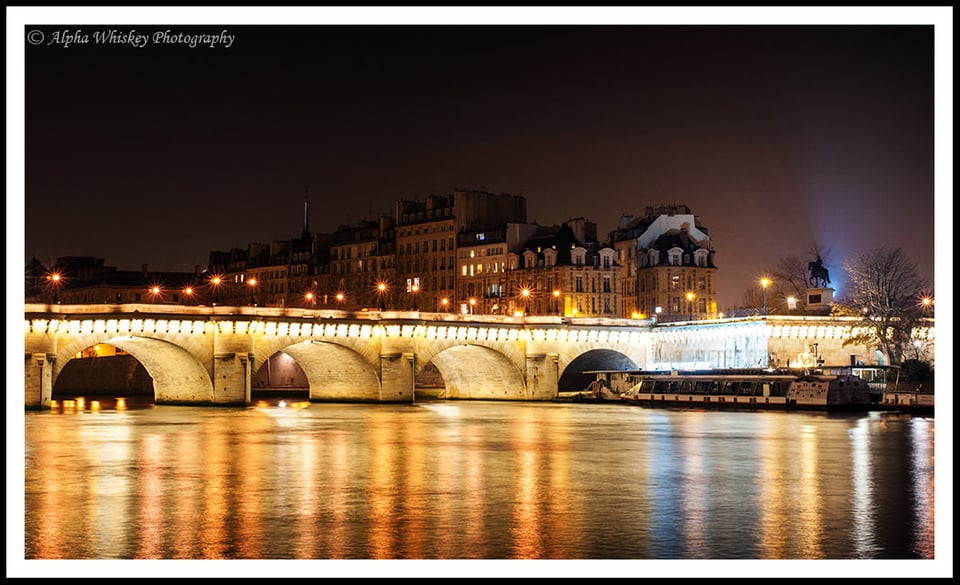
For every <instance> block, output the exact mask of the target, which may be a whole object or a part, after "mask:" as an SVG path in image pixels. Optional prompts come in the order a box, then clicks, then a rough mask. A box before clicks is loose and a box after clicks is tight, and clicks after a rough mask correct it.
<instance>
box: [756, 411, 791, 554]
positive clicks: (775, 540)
mask: <svg viewBox="0 0 960 585" xmlns="http://www.w3.org/2000/svg"><path fill="white" fill-rule="evenodd" d="M763 421H764V422H766V426H765V427H762V428H761V432H760V435H761V436H762V437H765V438H766V440H763V441H760V442H759V443H758V448H759V449H760V452H759V457H760V465H759V467H758V477H757V485H758V486H759V498H758V502H757V505H758V506H759V507H760V520H759V521H760V542H759V546H760V549H761V550H762V551H763V554H762V555H760V557H761V558H762V559H782V558H785V555H786V552H787V541H788V540H789V534H788V532H787V531H788V529H789V524H788V522H787V515H788V514H789V511H790V499H791V494H790V492H789V491H786V490H783V489H782V486H784V485H790V484H791V481H790V478H789V472H788V470H787V468H786V463H787V462H789V461H791V460H792V454H793V453H792V442H791V441H789V440H780V439H781V437H780V434H781V433H782V430H781V428H782V427H781V425H782V422H783V418H782V417H771V416H765V417H763Z"/></svg>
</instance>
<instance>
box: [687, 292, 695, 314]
mask: <svg viewBox="0 0 960 585" xmlns="http://www.w3.org/2000/svg"><path fill="white" fill-rule="evenodd" d="M694 296H695V295H694V294H693V292H688V293H687V305H688V307H689V309H690V320H691V321H693V297H694Z"/></svg>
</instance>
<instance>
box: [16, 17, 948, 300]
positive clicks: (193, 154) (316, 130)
mask: <svg viewBox="0 0 960 585" xmlns="http://www.w3.org/2000/svg"><path fill="white" fill-rule="evenodd" d="M226 14H227V13H225V17H226ZM144 22H147V21H146V19H145V20H144ZM290 22H298V20H295V19H291V20H290ZM32 30H39V31H40V32H41V33H43V35H44V36H43V38H44V41H43V42H42V43H40V44H38V45H32V44H30V42H25V43H24V51H25V64H24V70H25V98H24V106H25V118H24V119H25V142H26V150H25V168H26V173H25V195H24V207H23V211H24V220H25V221H24V236H25V237H24V240H25V243H24V248H23V254H24V259H25V260H28V259H30V258H31V257H32V256H34V255H35V256H36V257H37V258H38V259H39V260H41V261H42V262H44V263H45V264H48V265H49V264H51V263H53V262H54V260H55V259H56V258H57V257H59V256H96V257H100V258H104V259H105V262H106V264H107V265H109V266H117V267H118V268H120V269H122V270H137V269H139V268H140V266H141V265H142V264H149V265H150V268H151V270H170V271H190V270H193V268H194V266H195V265H206V263H207V259H208V254H209V252H210V251H211V250H228V249H230V248H234V247H239V248H245V247H246V246H247V244H248V243H251V242H270V241H272V240H287V239H289V238H291V237H296V236H298V235H299V233H300V231H301V228H302V218H303V200H304V197H305V194H306V193H309V200H310V227H311V229H312V230H313V231H315V232H317V231H320V232H330V231H333V230H335V229H336V228H337V227H338V226H340V225H343V224H352V223H356V222H358V221H360V220H362V219H372V218H376V217H378V216H379V215H381V214H389V215H392V214H393V209H394V202H395V201H396V200H397V199H401V198H422V197H424V196H426V195H430V194H442V193H449V192H451V191H452V190H453V189H454V188H458V187H463V188H477V189H485V190H488V191H491V192H505V193H512V194H521V195H523V196H525V197H526V199H527V210H528V218H529V220H530V221H535V222H538V223H541V224H558V223H561V222H563V221H564V220H567V219H569V218H572V217H586V218H588V219H590V220H592V221H595V222H596V223H597V226H598V231H599V233H600V234H601V235H602V236H605V235H606V234H607V233H608V232H609V231H611V230H612V229H613V228H614V227H615V226H616V223H617V220H618V218H619V217H620V215H621V214H624V213H629V214H642V213H643V211H644V208H645V207H646V206H649V205H663V204H671V203H682V204H686V205H688V206H690V208H691V209H692V211H693V213H695V214H696V215H698V216H699V217H700V218H701V221H702V223H703V225H704V226H706V227H707V228H708V230H709V233H710V235H711V236H712V238H713V241H714V246H715V249H716V251H717V254H716V263H717V266H718V267H719V270H718V272H717V278H718V297H719V304H720V308H721V309H724V308H727V307H730V306H732V305H733V304H735V303H738V302H739V301H740V299H741V297H742V296H743V293H744V291H745V290H747V289H748V288H749V287H753V286H757V282H758V280H759V277H760V275H761V274H762V273H763V272H764V270H765V269H768V268H770V267H773V266H774V265H775V264H776V262H777V261H778V260H779V259H780V258H782V257H783V256H786V255H788V254H794V255H797V256H800V257H802V258H806V254H807V250H808V248H809V246H810V244H811V243H812V242H817V243H819V244H820V245H821V246H823V248H824V249H825V250H826V252H827V254H826V256H825V258H824V259H825V263H826V264H827V267H828V268H829V269H830V271H831V277H832V278H833V281H834V283H833V284H834V286H835V287H836V288H837V289H838V291H837V294H838V295H842V294H843V292H844V291H843V285H844V282H843V280H844V279H843V275H842V271H841V264H842V262H843V260H844V259H845V258H846V257H847V256H848V255H849V254H851V253H852V252H854V251H855V250H858V249H870V248H875V247H878V246H901V247H903V248H904V250H905V251H906V253H907V255H908V257H910V258H911V259H914V260H915V261H916V262H917V264H918V268H919V270H920V273H921V274H922V275H923V276H924V277H926V278H929V279H931V280H932V278H933V276H934V274H933V267H934V262H933V254H932V252H933V250H934V230H933V228H934V202H935V197H934V195H935V193H934V178H935V175H934V155H935V148H934V130H935V127H936V126H935V119H934V97H935V91H934V79H935V76H934V54H935V51H934V27H933V26H929V25H875V26H856V25H824V26H816V25H803V26H797V25H786V24H771V25H755V26H741V25H721V24H710V25H700V26H689V25H656V26H643V25H600V26H589V25H545V24H540V25H536V24H535V25H508V26H487V25H484V26H480V25H469V24H468V25H436V26H425V25H363V24H355V25H339V24H338V25H311V26H293V25H287V26H267V27H261V26H242V25H234V24H229V25H209V26H182V25H175V26H174V25H170V26H160V27H158V26H157V25H151V24H149V23H147V24H134V25H131V24H123V25H113V26H105V25H90V24H85V25H69V26H67V25H64V26H49V25H28V26H26V27H25V31H26V32H29V31H32ZM64 30H66V31H70V32H71V33H74V32H76V31H78V30H79V31H80V32H81V33H82V34H84V35H87V36H88V39H89V41H88V42H87V43H86V44H80V43H78V44H72V45H70V46H68V47H64V46H63V44H62V42H56V41H54V42H51V40H52V39H55V38H56V31H64ZM110 30H115V31H117V32H118V33H121V34H126V33H129V32H130V31H131V30H134V31H135V32H136V34H150V35H152V33H154V32H156V31H158V30H159V31H163V30H170V31H171V32H172V33H174V34H177V33H185V34H209V35H220V33H221V32H223V31H226V32H227V34H230V35H233V36H234V37H235V38H234V39H233V44H232V45H231V46H230V47H224V46H223V45H218V46H217V47H215V48H211V47H208V46H205V45H201V46H197V47H195V48H191V47H189V45H187V44H184V43H167V44H162V43H156V42H154V40H153V37H152V36H151V37H150V42H148V43H147V45H146V46H145V47H142V48H139V47H134V46H131V45H130V44H123V43H104V42H97V40H96V38H95V37H94V33H95V32H107V31H110ZM951 229H952V228H951Z"/></svg>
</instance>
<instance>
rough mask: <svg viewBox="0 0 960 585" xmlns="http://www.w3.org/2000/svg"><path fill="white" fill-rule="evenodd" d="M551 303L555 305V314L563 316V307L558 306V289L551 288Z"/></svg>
mask: <svg viewBox="0 0 960 585" xmlns="http://www.w3.org/2000/svg"><path fill="white" fill-rule="evenodd" d="M553 304H554V305H556V308H557V314H558V315H560V316H561V317H563V309H562V308H561V307H560V291H559V290H557V289H553Z"/></svg>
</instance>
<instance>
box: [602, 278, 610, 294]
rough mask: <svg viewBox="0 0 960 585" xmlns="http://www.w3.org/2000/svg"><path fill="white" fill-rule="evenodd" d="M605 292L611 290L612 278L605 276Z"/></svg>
mask: <svg viewBox="0 0 960 585" xmlns="http://www.w3.org/2000/svg"><path fill="white" fill-rule="evenodd" d="M603 292H605V293H608V292H610V279H609V278H604V279H603Z"/></svg>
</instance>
